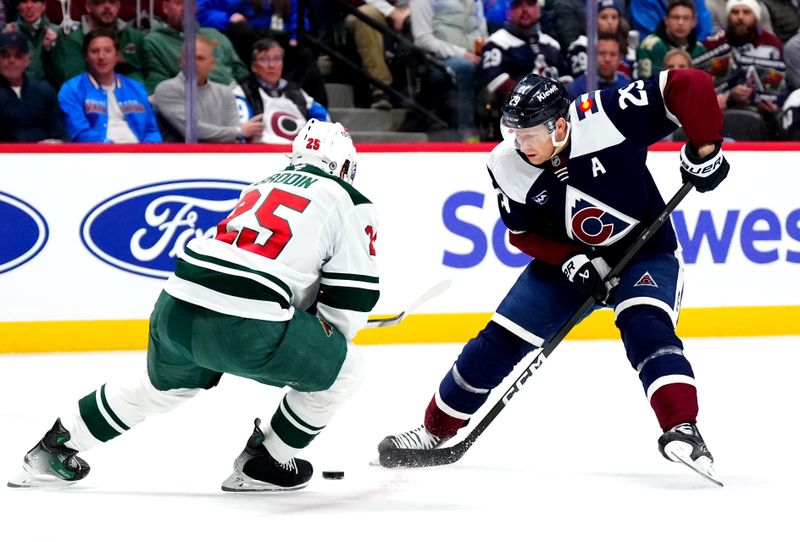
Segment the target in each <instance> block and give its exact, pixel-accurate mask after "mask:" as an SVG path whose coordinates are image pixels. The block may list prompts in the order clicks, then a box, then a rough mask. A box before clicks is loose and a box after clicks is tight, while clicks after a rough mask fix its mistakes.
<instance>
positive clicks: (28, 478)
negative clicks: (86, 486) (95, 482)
mask: <svg viewBox="0 0 800 542" xmlns="http://www.w3.org/2000/svg"><path fill="white" fill-rule="evenodd" d="M76 481H77V480H64V479H63V478H58V477H56V476H47V475H42V476H35V475H33V474H31V473H29V472H27V471H24V470H23V471H20V472H19V473H18V474H16V475H15V476H12V477H11V479H10V480H9V481H8V482H6V486H8V487H14V488H30V487H68V486H71V485H73V484H75V482H76Z"/></svg>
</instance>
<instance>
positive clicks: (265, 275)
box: [186, 248, 292, 299]
mask: <svg viewBox="0 0 800 542" xmlns="http://www.w3.org/2000/svg"><path fill="white" fill-rule="evenodd" d="M186 254H187V255H188V256H191V257H192V258H196V259H198V260H200V261H203V262H208V263H213V264H215V265H219V266H221V267H228V268H230V269H235V270H237V271H244V272H246V273H251V274H253V275H258V276H259V277H262V278H265V279H267V280H269V281H271V282H274V283H275V285H276V286H278V287H279V288H281V289H282V290H283V291H285V292H286V296H287V297H288V298H289V299H291V298H292V289H291V288H289V286H288V285H287V284H286V283H285V282H283V281H282V280H281V279H279V278H278V277H276V276H275V275H270V274H269V273H264V272H263V271H256V270H255V269H251V268H249V267H245V266H243V265H239V264H235V263H232V262H229V261H226V260H221V259H219V258H214V257H213V256H206V255H205V254H198V253H197V252H195V251H193V250H192V249H190V248H187V249H186Z"/></svg>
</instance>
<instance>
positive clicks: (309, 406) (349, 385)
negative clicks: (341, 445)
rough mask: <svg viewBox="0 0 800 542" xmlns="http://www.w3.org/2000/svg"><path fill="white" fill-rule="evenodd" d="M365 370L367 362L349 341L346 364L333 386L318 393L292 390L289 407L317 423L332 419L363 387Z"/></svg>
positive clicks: (289, 395)
mask: <svg viewBox="0 0 800 542" xmlns="http://www.w3.org/2000/svg"><path fill="white" fill-rule="evenodd" d="M365 369H366V362H365V361H364V358H363V356H362V355H361V352H359V350H358V347H357V346H355V345H354V344H353V343H352V342H350V341H348V343H347V353H346V354H345V358H344V362H343V363H342V367H341V369H339V374H338V375H337V376H336V379H335V380H334V381H333V384H331V386H330V387H329V388H328V389H326V390H322V391H316V392H298V391H295V390H292V392H290V393H288V394H287V398H288V400H289V406H290V407H292V408H297V409H298V411H301V412H298V413H300V414H301V415H303V416H306V417H309V418H313V419H315V420H317V421H320V420H322V419H325V418H330V417H332V416H333V413H334V412H336V410H338V409H339V407H341V406H342V405H343V404H344V403H345V401H347V399H349V398H350V396H351V395H353V394H354V393H355V392H356V391H357V390H358V389H359V388H360V387H361V384H362V383H363V382H364V376H365ZM325 423H327V421H326V422H325ZM323 425H324V424H323Z"/></svg>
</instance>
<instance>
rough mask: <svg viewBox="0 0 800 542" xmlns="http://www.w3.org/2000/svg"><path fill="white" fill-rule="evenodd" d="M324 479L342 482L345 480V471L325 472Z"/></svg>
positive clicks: (323, 472)
mask: <svg viewBox="0 0 800 542" xmlns="http://www.w3.org/2000/svg"><path fill="white" fill-rule="evenodd" d="M322 477H323V478H325V479H326V480H341V479H342V478H344V471H342V470H324V471H322Z"/></svg>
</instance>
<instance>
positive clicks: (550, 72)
mask: <svg viewBox="0 0 800 542" xmlns="http://www.w3.org/2000/svg"><path fill="white" fill-rule="evenodd" d="M540 10H541V8H540V7H539V3H538V2H537V0H512V2H511V4H510V7H509V9H508V12H507V14H506V16H507V20H506V24H505V25H504V26H503V28H501V29H500V30H498V31H496V32H494V33H492V35H490V36H489V39H488V40H486V43H485V44H484V45H483V50H482V52H481V59H482V60H481V64H480V66H479V67H478V73H477V77H478V85H479V86H480V87H481V88H484V89H486V90H488V93H489V95H490V97H491V101H492V102H493V103H495V104H502V103H503V102H505V100H506V98H507V97H508V95H509V94H510V93H511V91H512V90H513V89H514V87H515V86H516V84H517V82H518V81H519V80H520V79H522V78H523V77H524V76H525V75H527V74H529V73H531V72H533V73H537V74H539V75H544V76H547V77H551V78H553V79H559V78H560V77H561V76H563V75H565V74H566V73H567V72H568V71H569V70H568V69H567V67H566V65H565V62H564V58H563V56H562V55H561V47H560V46H559V45H558V42H557V41H556V40H555V39H554V38H552V37H550V36H548V35H547V34H542V33H539V32H537V30H536V26H537V23H538V22H539V17H540V15H541V11H540Z"/></svg>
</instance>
